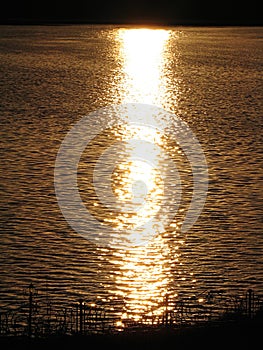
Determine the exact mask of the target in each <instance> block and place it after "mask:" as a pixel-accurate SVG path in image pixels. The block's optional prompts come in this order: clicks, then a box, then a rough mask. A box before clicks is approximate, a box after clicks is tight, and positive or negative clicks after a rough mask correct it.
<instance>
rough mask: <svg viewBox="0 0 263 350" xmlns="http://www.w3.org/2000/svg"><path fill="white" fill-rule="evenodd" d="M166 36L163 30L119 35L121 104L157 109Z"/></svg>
mask: <svg viewBox="0 0 263 350" xmlns="http://www.w3.org/2000/svg"><path fill="white" fill-rule="evenodd" d="M169 34H170V33H169V31H168V30H164V29H146V28H142V29H126V30H125V29H124V30H120V31H119V34H118V35H119V39H120V42H121V53H122V59H123V70H124V73H125V79H124V82H123V88H124V91H125V96H124V98H123V102H132V103H133V102H141V103H148V104H155V105H161V100H162V96H163V95H164V92H165V84H164V79H163V78H164V77H163V65H164V60H163V52H164V50H165V47H166V44H167V42H168V39H169Z"/></svg>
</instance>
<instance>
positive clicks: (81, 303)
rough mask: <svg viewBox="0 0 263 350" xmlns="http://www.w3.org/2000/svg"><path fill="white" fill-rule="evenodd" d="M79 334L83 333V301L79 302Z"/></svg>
mask: <svg viewBox="0 0 263 350" xmlns="http://www.w3.org/2000/svg"><path fill="white" fill-rule="evenodd" d="M79 333H80V334H82V333H83V300H82V299H80V300H79Z"/></svg>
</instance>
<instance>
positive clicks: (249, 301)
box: [247, 289, 254, 318]
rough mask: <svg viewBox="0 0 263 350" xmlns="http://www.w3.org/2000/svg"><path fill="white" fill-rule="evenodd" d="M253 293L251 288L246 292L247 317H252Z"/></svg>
mask: <svg viewBox="0 0 263 350" xmlns="http://www.w3.org/2000/svg"><path fill="white" fill-rule="evenodd" d="M253 299H254V295H253V291H252V289H249V290H248V292H247V314H248V318H252V307H253V305H252V303H253Z"/></svg>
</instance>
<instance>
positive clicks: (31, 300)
mask: <svg viewBox="0 0 263 350" xmlns="http://www.w3.org/2000/svg"><path fill="white" fill-rule="evenodd" d="M33 290H34V286H33V284H32V283H30V285H29V300H28V301H29V308H28V336H29V337H31V335H32V312H33Z"/></svg>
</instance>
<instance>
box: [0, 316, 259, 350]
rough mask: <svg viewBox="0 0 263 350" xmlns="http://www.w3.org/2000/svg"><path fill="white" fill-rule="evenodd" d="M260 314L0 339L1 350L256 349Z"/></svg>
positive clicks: (257, 346)
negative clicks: (133, 328) (78, 349)
mask: <svg viewBox="0 0 263 350" xmlns="http://www.w3.org/2000/svg"><path fill="white" fill-rule="evenodd" d="M262 329H263V313H262V312H261V314H258V315H257V316H256V317H255V318H253V319H252V320H248V319H236V320H235V321H234V320H228V321H227V320H225V321H221V322H208V323H206V324H203V325H193V326H181V327H178V328H170V327H165V328H160V329H155V330H149V329H143V328H142V329H139V330H137V331H123V332H120V333H118V334H116V333H115V334H86V335H53V336H47V337H42V338H29V337H26V336H17V337H16V336H9V337H8V336H5V337H4V336H2V337H0V346H1V349H18V348H23V347H25V348H26V349H48V348H52V349H53V348H62V347H79V346H81V347H82V348H84V349H85V348H86V349H95V348H98V349H104V348H107V349H192V348H193V347H195V348H197V349H198V348H199V347H200V349H214V348H216V349H217V348H219V347H223V348H224V349H256V348H260V344H261V342H262V333H261V332H262Z"/></svg>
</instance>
